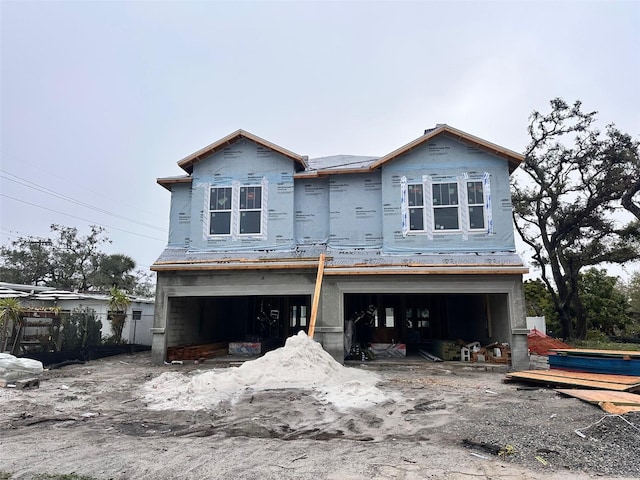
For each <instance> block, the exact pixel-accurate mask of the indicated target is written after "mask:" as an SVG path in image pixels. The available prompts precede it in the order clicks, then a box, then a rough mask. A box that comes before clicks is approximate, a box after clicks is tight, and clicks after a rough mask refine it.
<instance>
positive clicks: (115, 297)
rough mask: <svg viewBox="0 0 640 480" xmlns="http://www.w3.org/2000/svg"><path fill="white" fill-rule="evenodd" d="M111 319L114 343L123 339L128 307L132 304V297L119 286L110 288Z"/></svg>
mask: <svg viewBox="0 0 640 480" xmlns="http://www.w3.org/2000/svg"><path fill="white" fill-rule="evenodd" d="M108 305H109V320H110V321H111V331H112V332H113V337H112V340H113V342H114V343H120V342H121V341H122V330H123V328H124V322H125V320H126V318H127V308H129V305H131V299H130V298H129V297H128V296H127V294H126V293H125V292H124V291H122V290H120V289H119V288H117V287H111V290H109V303H108Z"/></svg>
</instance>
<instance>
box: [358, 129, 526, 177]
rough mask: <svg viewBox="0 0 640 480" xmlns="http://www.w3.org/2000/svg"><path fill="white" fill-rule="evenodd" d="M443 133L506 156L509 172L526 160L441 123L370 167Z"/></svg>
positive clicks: (492, 152) (379, 164) (382, 163)
mask: <svg viewBox="0 0 640 480" xmlns="http://www.w3.org/2000/svg"><path fill="white" fill-rule="evenodd" d="M441 134H447V135H448V136H450V137H452V138H455V139H456V140H460V141H462V142H464V143H468V144H471V145H473V146H475V147H478V148H481V149H483V150H487V151H488V152H489V153H491V154H493V155H497V156H500V157H502V158H505V159H506V160H508V162H509V173H511V172H513V171H514V170H515V169H516V168H517V166H518V165H520V164H521V163H522V162H523V161H524V155H522V154H520V153H517V152H514V151H513V150H509V149H507V148H504V147H501V146H499V145H496V144H495V143H491V142H488V141H486V140H483V139H482V138H479V137H476V136H475V135H471V134H469V133H466V132H463V131H462V130H458V129H457V128H453V127H450V126H449V125H439V126H437V127H436V128H434V129H433V130H430V131H428V132H426V133H425V134H424V135H422V136H421V137H418V138H416V139H415V140H413V141H411V142H409V143H407V144H406V145H403V146H402V147H400V148H397V149H396V150H394V151H393V152H391V153H388V154H387V155H385V156H384V157H382V158H379V159H378V160H377V161H375V162H373V163H372V164H371V165H370V166H369V169H371V170H374V169H376V168H378V167H380V166H382V165H384V164H385V163H387V162H389V161H391V160H393V159H395V158H397V157H399V156H400V155H404V154H405V153H408V152H410V151H411V150H413V149H414V148H416V147H419V146H421V145H422V144H424V143H426V142H428V141H429V140H431V139H433V138H435V137H437V136H438V135H441Z"/></svg>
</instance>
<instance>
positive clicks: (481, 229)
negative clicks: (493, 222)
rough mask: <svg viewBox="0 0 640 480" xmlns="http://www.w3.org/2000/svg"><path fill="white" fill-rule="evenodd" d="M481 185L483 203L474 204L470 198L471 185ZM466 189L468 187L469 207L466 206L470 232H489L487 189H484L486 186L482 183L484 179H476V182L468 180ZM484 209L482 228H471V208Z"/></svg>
mask: <svg viewBox="0 0 640 480" xmlns="http://www.w3.org/2000/svg"><path fill="white" fill-rule="evenodd" d="M472 183H475V184H479V186H480V188H481V189H482V201H480V202H477V201H476V202H472V201H471V199H470V198H469V194H468V192H469V184H472ZM465 187H466V189H467V190H466V192H467V205H466V209H467V212H468V215H469V230H470V231H485V230H487V208H486V206H487V205H486V202H485V196H486V195H485V191H484V190H485V189H484V184H483V182H482V179H474V180H467V181H466V182H465ZM472 207H473V208H482V226H481V227H472V226H471V208H472Z"/></svg>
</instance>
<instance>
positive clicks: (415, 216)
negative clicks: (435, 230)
mask: <svg viewBox="0 0 640 480" xmlns="http://www.w3.org/2000/svg"><path fill="white" fill-rule="evenodd" d="M409 230H424V217H423V215H422V208H410V209H409Z"/></svg>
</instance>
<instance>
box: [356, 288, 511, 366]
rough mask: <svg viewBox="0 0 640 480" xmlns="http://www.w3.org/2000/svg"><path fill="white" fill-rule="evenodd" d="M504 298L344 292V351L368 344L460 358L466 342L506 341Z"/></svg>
mask: <svg viewBox="0 0 640 480" xmlns="http://www.w3.org/2000/svg"><path fill="white" fill-rule="evenodd" d="M507 302H508V299H507V294H453V293H452V294H378V293H376V294H366V293H357V294H353V293H352V294H345V295H344V321H345V356H346V358H349V357H355V358H359V357H360V355H362V352H363V351H364V350H366V349H367V348H369V347H371V346H373V351H374V353H375V352H376V348H377V349H384V350H385V351H386V352H387V353H390V356H403V355H407V356H409V355H413V356H417V355H418V354H419V353H420V351H423V352H429V353H432V354H433V355H436V356H437V357H439V358H442V359H443V360H460V351H461V346H462V345H465V344H467V343H472V342H478V343H480V344H481V345H486V344H492V343H496V342H504V343H507V342H509V339H510V331H511V329H510V324H509V315H508V303H507ZM349 337H351V341H350V342H349ZM347 345H349V347H347ZM394 345H395V346H396V347H394ZM394 348H396V349H404V350H403V351H396V352H394V350H393V349H394ZM443 357H444V358H443Z"/></svg>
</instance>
